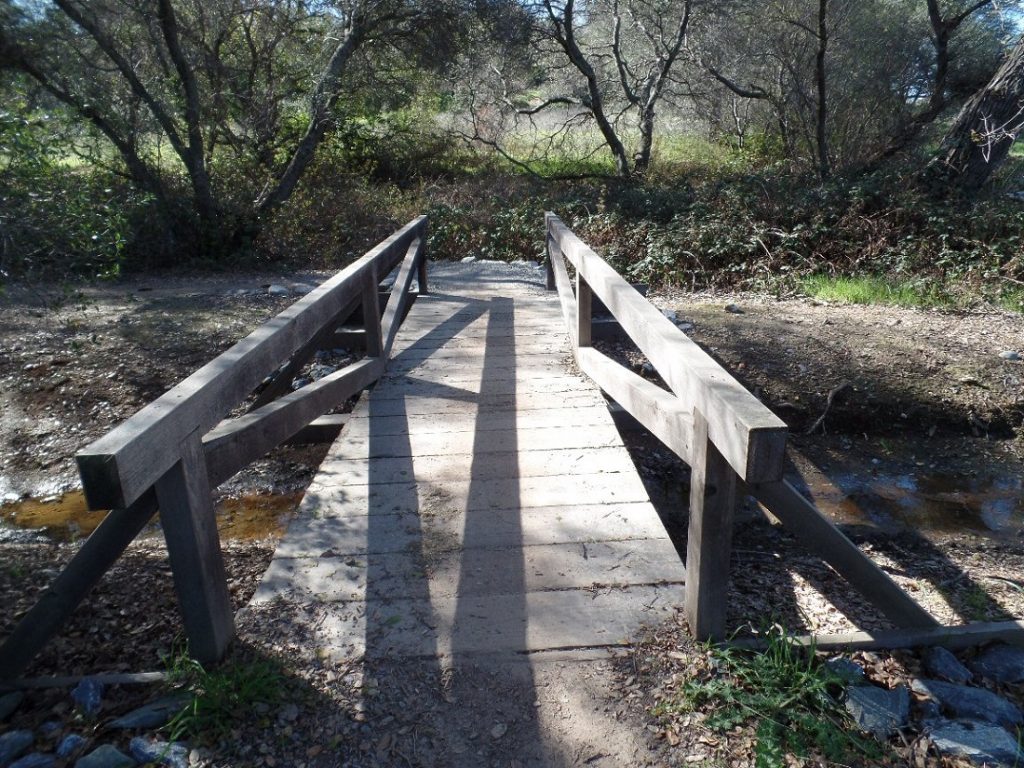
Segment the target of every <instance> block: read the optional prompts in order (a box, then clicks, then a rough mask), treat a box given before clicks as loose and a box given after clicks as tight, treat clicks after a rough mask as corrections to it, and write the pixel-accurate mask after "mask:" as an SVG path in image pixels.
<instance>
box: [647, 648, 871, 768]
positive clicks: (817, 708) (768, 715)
mask: <svg viewBox="0 0 1024 768" xmlns="http://www.w3.org/2000/svg"><path fill="white" fill-rule="evenodd" d="M767 640H768V648H767V649H766V650H765V651H763V652H747V651H741V650H737V649H734V648H714V649H712V650H711V651H710V653H711V659H712V665H713V667H714V670H715V672H714V674H713V675H712V676H710V677H708V678H706V679H696V680H691V681H688V682H687V683H686V685H685V686H684V688H683V691H682V699H681V700H680V701H679V702H678V704H677V705H676V708H677V709H682V710H701V711H703V712H705V713H706V719H705V721H704V722H705V724H706V725H707V726H708V727H709V728H711V729H712V730H715V731H718V732H723V733H724V732H727V731H730V730H732V729H734V728H736V727H737V726H752V727H753V728H754V729H755V734H756V739H757V743H756V747H755V755H756V765H757V766H758V768H781V766H784V765H786V764H787V763H786V755H787V754H794V755H796V756H798V757H802V758H806V757H809V756H811V755H814V754H817V755H820V756H822V757H824V758H825V759H826V760H828V761H829V762H833V763H839V764H844V765H850V764H854V763H855V762H856V761H857V760H858V759H865V758H866V759H868V760H871V759H877V758H879V757H880V756H881V754H882V748H881V747H880V746H879V745H878V744H877V743H876V742H874V741H873V740H871V739H870V738H869V737H865V736H862V735H861V734H859V733H858V732H857V730H856V727H855V726H854V725H853V723H852V722H850V720H849V718H848V716H847V715H846V713H845V711H844V709H843V707H842V705H841V704H840V703H839V702H840V697H841V695H842V692H843V690H844V687H845V682H844V681H843V679H842V677H840V676H839V675H837V674H835V673H833V672H831V671H830V670H829V669H828V668H827V667H825V666H824V665H823V664H822V663H821V662H820V661H819V660H818V658H817V657H816V656H815V654H814V652H813V649H806V648H802V647H799V646H797V645H796V644H795V643H794V642H793V640H792V638H790V637H789V636H787V635H786V634H785V633H783V632H781V631H776V630H773V631H772V632H770V633H769V634H768V635H767ZM656 714H657V713H656Z"/></svg>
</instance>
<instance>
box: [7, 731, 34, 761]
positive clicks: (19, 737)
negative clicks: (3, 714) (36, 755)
mask: <svg viewBox="0 0 1024 768" xmlns="http://www.w3.org/2000/svg"><path fill="white" fill-rule="evenodd" d="M35 743H36V737H35V736H34V735H33V733H32V731H25V730H21V731H8V732H7V733H5V734H3V735H2V736H0V766H6V765H10V764H11V763H13V762H14V761H15V760H17V759H18V758H19V757H21V756H22V755H23V754H25V753H26V752H28V751H29V749H30V748H31V747H32V745H33V744H35Z"/></svg>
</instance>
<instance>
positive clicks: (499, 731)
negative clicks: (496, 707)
mask: <svg viewBox="0 0 1024 768" xmlns="http://www.w3.org/2000/svg"><path fill="white" fill-rule="evenodd" d="M507 732H508V726H507V725H505V723H498V724H497V725H495V726H494V727H493V728H491V738H494V739H500V738H501V737H502V736H504V735H505V734H506V733H507Z"/></svg>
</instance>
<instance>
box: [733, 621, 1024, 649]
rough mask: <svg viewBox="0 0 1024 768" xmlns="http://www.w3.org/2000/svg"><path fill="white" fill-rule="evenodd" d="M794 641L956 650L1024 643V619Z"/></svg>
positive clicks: (739, 643) (747, 641) (742, 642)
mask: <svg viewBox="0 0 1024 768" xmlns="http://www.w3.org/2000/svg"><path fill="white" fill-rule="evenodd" d="M791 639H792V642H793V643H794V644H795V645H799V646H803V647H808V648H815V649H817V650H819V651H844V650H845V651H870V650H874V649H880V648H889V649H891V648H918V647H921V646H928V645H941V646H942V647H943V648H948V649H950V650H956V649H958V648H971V647H974V646H976V645H984V644H985V643H993V642H1001V643H1012V644H1013V645H1022V646H1024V621H991V622H979V623H977V624H963V625H960V626H954V627H946V626H936V627H913V628H901V629H881V630H878V631H875V632H847V633H841V634H835V635H798V636H795V637H793V638H791ZM727 645H730V646H735V647H738V648H763V647H766V646H767V643H766V641H765V640H764V639H763V638H759V637H744V638H740V639H737V640H732V641H730V642H729V643H727Z"/></svg>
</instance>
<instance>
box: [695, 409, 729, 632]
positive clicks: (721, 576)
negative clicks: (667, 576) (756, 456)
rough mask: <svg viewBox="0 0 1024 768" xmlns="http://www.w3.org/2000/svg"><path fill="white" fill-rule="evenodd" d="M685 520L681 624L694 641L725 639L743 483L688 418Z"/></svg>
mask: <svg viewBox="0 0 1024 768" xmlns="http://www.w3.org/2000/svg"><path fill="white" fill-rule="evenodd" d="M692 441H693V447H692V449H691V455H692V456H693V459H692V462H691V464H690V518H689V527H688V532H687V537H686V587H685V590H686V605H685V610H686V620H687V622H688V623H689V625H690V631H691V632H692V633H693V635H694V637H696V638H697V639H698V640H709V639H713V638H720V637H722V636H723V635H724V634H725V619H726V604H727V600H726V598H727V597H728V594H729V558H730V556H731V554H732V528H733V520H734V518H735V514H736V505H737V504H738V503H739V501H740V499H742V497H743V494H742V493H741V492H740V489H741V486H742V482H741V481H740V478H739V475H737V474H736V472H735V471H734V470H733V468H732V467H731V466H730V465H729V463H728V462H727V461H726V460H725V457H723V456H722V454H721V453H719V452H718V449H717V448H715V445H714V443H712V442H711V441H710V440H709V439H708V422H707V420H706V419H705V418H704V416H703V414H702V413H701V412H700V411H699V410H694V412H693V438H692Z"/></svg>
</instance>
